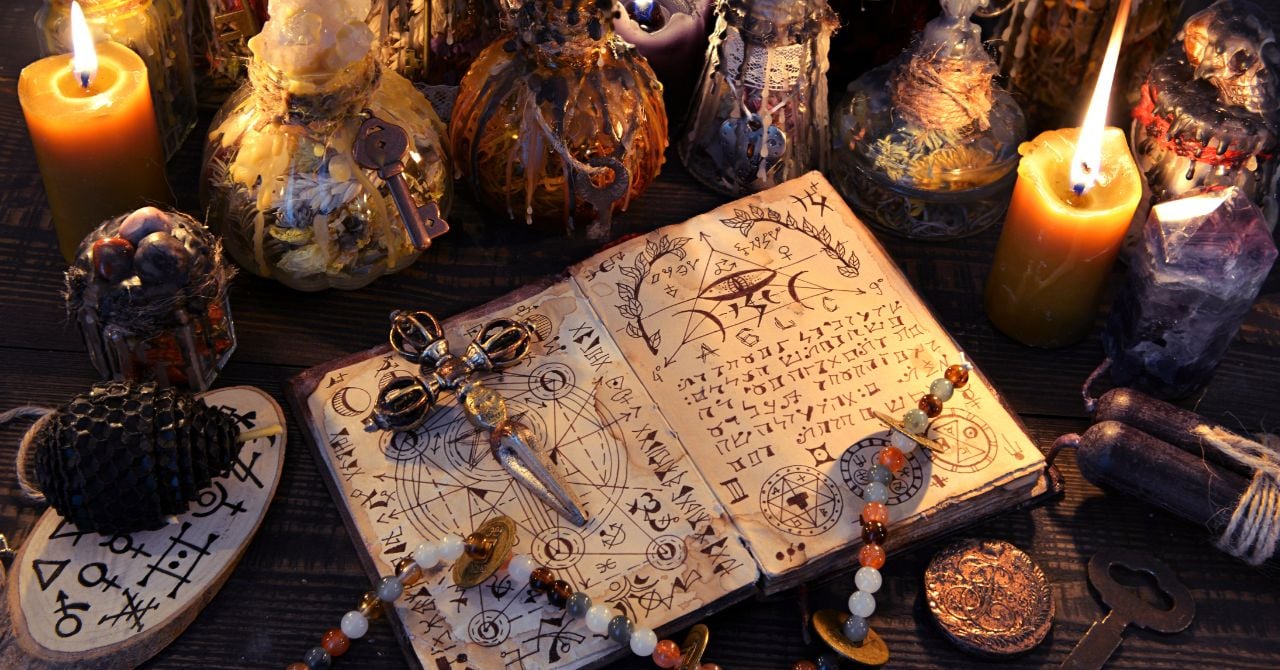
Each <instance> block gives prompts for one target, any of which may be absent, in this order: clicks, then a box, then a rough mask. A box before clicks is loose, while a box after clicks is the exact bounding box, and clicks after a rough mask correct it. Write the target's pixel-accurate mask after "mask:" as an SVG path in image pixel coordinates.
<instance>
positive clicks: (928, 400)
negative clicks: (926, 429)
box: [918, 393, 942, 419]
mask: <svg viewBox="0 0 1280 670" xmlns="http://www.w3.org/2000/svg"><path fill="white" fill-rule="evenodd" d="M918 407H919V408H920V411H921V412H924V413H925V415H926V416H928V417H929V418H930V419H932V418H933V417H935V416H938V415H939V414H942V400H940V399H939V398H938V396H936V395H934V394H932V393H926V394H924V396H923V397H921V398H920V402H919V404H918Z"/></svg>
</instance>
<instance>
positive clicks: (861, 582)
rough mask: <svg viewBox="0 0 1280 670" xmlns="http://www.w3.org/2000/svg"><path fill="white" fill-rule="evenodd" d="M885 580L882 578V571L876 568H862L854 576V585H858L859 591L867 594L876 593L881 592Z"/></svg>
mask: <svg viewBox="0 0 1280 670" xmlns="http://www.w3.org/2000/svg"><path fill="white" fill-rule="evenodd" d="M883 581H884V578H883V577H881V576H880V571H879V570H877V569H875V568H870V567H862V568H858V571H857V572H855V573H854V574H853V583H854V584H856V585H857V587H858V590H859V591H866V592H867V593H875V592H876V591H879V590H880V586H881V584H882V583H883Z"/></svg>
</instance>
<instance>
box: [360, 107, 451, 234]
mask: <svg viewBox="0 0 1280 670" xmlns="http://www.w3.org/2000/svg"><path fill="white" fill-rule="evenodd" d="M366 113H368V114H369V118H368V119H365V122H364V123H363V124H361V125H360V130H359V131H357V132H356V141H355V158H356V163H357V164H359V165H360V167H362V168H365V169H367V170H377V171H378V176H379V177H381V178H382V181H383V182H384V183H386V185H387V188H389V189H391V199H392V200H394V201H395V205H396V211H398V212H400V219H401V220H402V221H404V226H405V230H406V231H407V232H408V233H409V243H410V244H412V245H413V248H415V249H418V250H422V249H426V248H427V247H429V246H431V239H432V238H435V237H440V236H441V235H443V234H445V233H447V232H449V224H448V223H447V222H446V221H445V220H444V219H442V218H440V207H439V206H438V205H436V203H434V202H429V203H427V204H425V205H423V206H421V207H419V206H418V204H417V203H416V202H414V201H413V196H412V195H411V194H410V193H409V186H408V184H406V183H405V179H404V154H405V152H406V151H408V149H409V135H408V134H407V133H405V131H404V128H401V127H400V126H397V125H396V124H394V123H388V122H386V121H383V120H382V119H379V118H378V117H376V116H373V115H372V113H370V112H366Z"/></svg>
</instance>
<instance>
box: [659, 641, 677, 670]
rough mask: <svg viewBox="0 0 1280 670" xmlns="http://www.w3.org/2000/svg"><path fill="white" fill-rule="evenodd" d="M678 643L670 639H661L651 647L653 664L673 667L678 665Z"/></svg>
mask: <svg viewBox="0 0 1280 670" xmlns="http://www.w3.org/2000/svg"><path fill="white" fill-rule="evenodd" d="M680 658H681V654H680V645H678V644H676V643H675V642H673V641H672V640H663V641H661V642H659V643H658V644H657V646H655V647H654V648H653V664H654V665H656V666H658V667H659V668H674V667H676V666H677V665H680Z"/></svg>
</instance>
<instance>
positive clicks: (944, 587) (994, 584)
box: [924, 540, 1053, 657]
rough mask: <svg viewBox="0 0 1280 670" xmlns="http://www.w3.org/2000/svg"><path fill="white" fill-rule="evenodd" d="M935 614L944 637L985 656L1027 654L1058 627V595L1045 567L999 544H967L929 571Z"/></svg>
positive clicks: (940, 556)
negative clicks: (1051, 587)
mask: <svg viewBox="0 0 1280 670" xmlns="http://www.w3.org/2000/svg"><path fill="white" fill-rule="evenodd" d="M924 588H925V596H926V598H927V599H928V603H929V611H930V612H931V613H932V614H933V618H934V621H936V622H937V623H938V627H939V628H941V629H942V632H943V634H944V635H946V637H947V638H949V639H950V640H951V641H952V642H954V643H955V645H956V646H958V647H960V649H962V650H963V651H966V652H969V653H971V654H976V655H979V656H987V657H1005V656H1013V655H1016V654H1022V653H1025V652H1027V651H1030V650H1031V649H1033V648H1034V647H1035V646H1036V645H1038V644H1040V642H1041V641H1042V640H1044V638H1045V636H1046V635H1048V633H1049V628H1050V626H1052V625H1053V595H1052V593H1051V592H1050V591H1049V581H1048V580H1047V579H1045V576H1044V573H1043V572H1041V570H1040V566H1038V565H1036V564H1035V562H1033V561H1032V560H1031V557H1030V556H1028V555H1027V554H1026V553H1025V552H1023V551H1022V550H1021V549H1018V548H1017V547H1015V546H1013V545H1012V544H1009V543H1008V542H1002V541H999V540H962V541H960V542H957V543H955V544H952V545H951V546H949V547H947V548H945V549H943V550H942V551H940V552H938V553H937V554H936V555H935V556H934V557H933V560H931V561H930V562H929V567H928V568H926V569H925V572H924Z"/></svg>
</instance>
